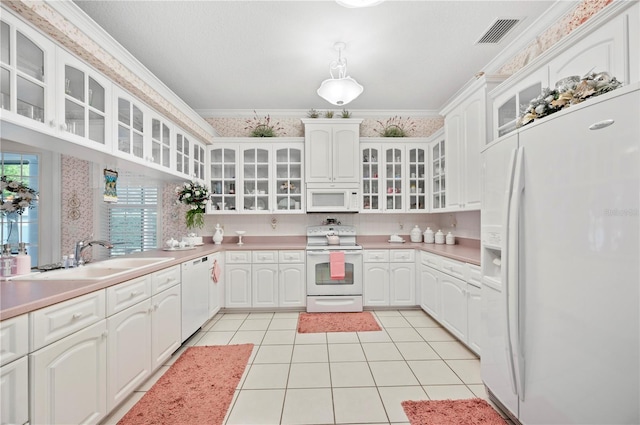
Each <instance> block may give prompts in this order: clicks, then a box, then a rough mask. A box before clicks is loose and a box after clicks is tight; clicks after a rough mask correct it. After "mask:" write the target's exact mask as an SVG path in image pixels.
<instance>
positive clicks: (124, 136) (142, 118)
mask: <svg viewBox="0 0 640 425" xmlns="http://www.w3.org/2000/svg"><path fill="white" fill-rule="evenodd" d="M113 95H114V99H115V114H114V116H115V117H116V119H115V120H114V123H115V125H116V129H115V131H116V134H117V135H118V141H117V143H116V146H114V153H116V154H119V155H124V156H125V157H128V156H131V157H133V158H136V159H139V160H148V159H150V157H151V149H150V147H146V146H145V144H146V143H145V134H146V133H150V131H149V128H148V126H149V124H150V123H149V122H147V121H148V120H147V111H146V109H147V108H146V107H145V106H144V105H143V104H142V102H140V101H139V100H137V99H136V98H134V97H133V96H131V95H129V94H128V93H126V92H125V91H124V90H121V89H119V88H117V87H114V93H113ZM145 131H146V133H145Z"/></svg>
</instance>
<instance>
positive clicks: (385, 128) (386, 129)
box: [374, 115, 416, 137]
mask: <svg viewBox="0 0 640 425" xmlns="http://www.w3.org/2000/svg"><path fill="white" fill-rule="evenodd" d="M377 123H378V124H379V125H380V129H379V130H374V131H375V132H376V133H378V134H379V135H380V136H382V137H409V133H412V132H413V130H414V129H415V127H416V123H415V122H413V121H411V118H408V117H407V118H402V117H399V116H397V115H396V116H395V117H393V118H389V119H387V120H386V121H384V122H382V121H377Z"/></svg>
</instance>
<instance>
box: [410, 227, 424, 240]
mask: <svg viewBox="0 0 640 425" xmlns="http://www.w3.org/2000/svg"><path fill="white" fill-rule="evenodd" d="M409 235H410V236H411V242H422V230H420V227H418V225H417V224H416V226H415V227H414V228H413V229H411V233H409Z"/></svg>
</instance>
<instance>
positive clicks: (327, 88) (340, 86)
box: [318, 42, 364, 106]
mask: <svg viewBox="0 0 640 425" xmlns="http://www.w3.org/2000/svg"><path fill="white" fill-rule="evenodd" d="M333 47H334V49H336V50H337V51H338V60H337V61H333V62H331V64H330V65H329V74H330V75H331V78H329V79H327V80H324V81H323V82H322V84H320V88H318V95H319V96H320V97H321V98H323V99H324V100H326V101H327V102H329V103H331V104H333V105H338V106H343V105H346V104H347V103H349V102H351V101H352V100H354V99H355V98H357V97H358V96H360V94H361V93H362V92H363V91H364V87H362V86H361V85H360V84H358V82H357V81H356V80H354V79H353V78H351V77H349V76H347V60H346V59H345V58H343V57H342V50H344V48H345V47H346V44H345V43H343V42H338V43H336V44H334V46H333ZM334 72H336V73H337V77H336V76H334Z"/></svg>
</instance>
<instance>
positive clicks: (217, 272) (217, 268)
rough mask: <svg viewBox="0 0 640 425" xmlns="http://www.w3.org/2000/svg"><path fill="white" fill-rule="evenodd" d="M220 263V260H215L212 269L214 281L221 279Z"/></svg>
mask: <svg viewBox="0 0 640 425" xmlns="http://www.w3.org/2000/svg"><path fill="white" fill-rule="evenodd" d="M220 273H221V270H220V265H219V264H218V260H215V261H214V262H213V270H212V271H211V277H212V278H213V281H214V282H215V283H218V281H219V280H220Z"/></svg>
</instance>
